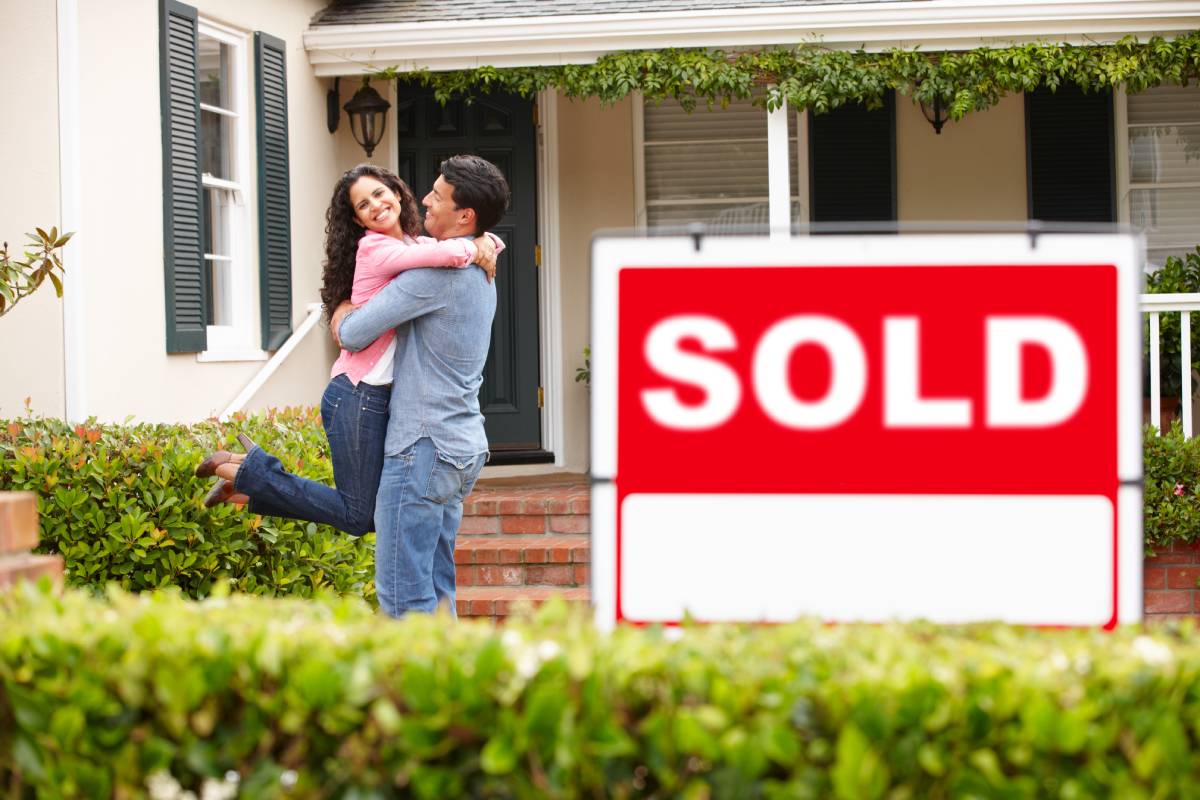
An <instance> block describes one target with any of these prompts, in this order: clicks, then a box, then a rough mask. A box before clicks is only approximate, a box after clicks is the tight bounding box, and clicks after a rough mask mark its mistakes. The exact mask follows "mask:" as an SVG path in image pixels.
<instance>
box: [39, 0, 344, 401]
mask: <svg viewBox="0 0 1200 800" xmlns="http://www.w3.org/2000/svg"><path fill="white" fill-rule="evenodd" d="M50 5H51V6H52V5H53V3H52V2H51V3H50ZM324 5H325V3H324V2H323V0H266V1H264V2H255V3H245V2H241V1H240V0H204V1H203V2H200V3H197V7H198V8H199V11H200V15H201V17H202V18H204V19H207V20H211V21H214V22H218V23H222V24H224V25H226V26H229V27H232V28H236V29H238V30H240V31H244V32H245V33H246V34H247V40H246V42H247V44H246V47H247V51H246V52H247V56H248V64H249V67H250V74H248V75H246V76H245V79H246V84H245V86H244V88H245V90H246V92H247V93H248V94H247V96H248V97H249V98H250V102H251V104H252V103H253V86H252V80H253V41H252V39H251V38H250V34H252V33H253V31H256V30H261V31H263V32H265V33H269V34H271V35H274V36H277V37H279V38H281V39H283V40H284V41H285V42H286V43H287V51H288V60H287V70H288V113H289V122H290V125H289V147H290V152H291V159H292V161H291V215H292V257H293V285H292V296H293V324H294V325H299V324H300V322H301V321H302V320H303V318H304V315H305V308H306V306H307V305H308V303H310V302H315V301H317V300H318V288H319V285H320V262H321V243H322V238H323V228H324V218H323V215H324V210H325V205H326V203H327V202H328V195H329V190H330V187H331V186H332V185H333V181H334V179H335V178H336V176H337V174H338V172H339V171H340V167H339V164H338V162H337V156H336V153H337V148H336V147H335V146H334V143H333V142H332V141H331V137H330V135H329V133H328V131H327V129H326V127H325V89H326V85H325V82H324V81H320V80H318V79H317V78H316V77H314V76H313V75H312V70H311V68H310V67H309V65H308V61H307V57H306V55H305V52H304V48H303V44H302V42H301V33H302V32H303V31H304V29H305V27H306V26H307V24H308V21H309V19H310V18H311V16H312V14H313V13H315V12H316V11H317V10H318V9H320V8H321V7H323V6H324ZM78 26H79V47H80V51H79V63H80V86H79V97H80V108H79V114H80V131H81V137H80V139H81V152H80V160H81V163H82V164H83V169H82V172H81V175H80V176H79V186H80V193H81V197H82V200H81V209H80V216H81V219H82V227H83V228H84V230H83V231H81V232H80V235H81V236H86V237H87V239H86V242H87V260H88V263H87V265H86V266H87V272H86V281H85V286H84V288H83V291H85V292H86V295H87V300H86V308H87V312H86V313H87V319H86V322H85V325H86V331H87V350H86V353H85V383H86V387H87V399H86V404H85V413H87V414H89V415H91V414H94V415H96V416H97V417H99V418H100V419H102V420H122V419H124V418H125V417H127V416H129V415H133V416H134V417H135V418H136V419H138V420H147V421H194V420H198V419H202V418H204V417H207V416H210V415H213V414H216V413H219V412H220V411H221V410H223V409H224V407H225V406H226V405H227V404H228V403H229V402H230V401H232V400H233V398H234V397H235V396H236V395H237V394H238V392H239V391H241V389H242V388H243V387H244V386H245V385H246V384H247V383H248V382H249V381H250V380H251V379H252V378H253V377H254V375H255V374H256V373H257V372H258V370H259V369H260V368H261V367H262V365H263V362H261V361H257V362H254V361H247V362H219V363H199V362H198V361H197V358H196V356H195V355H190V354H189V355H168V354H167V353H166V351H165V341H166V321H165V311H164V284H163V230H162V219H163V209H162V156H161V153H162V139H161V117H160V99H159V49H158V47H159V46H158V36H159V20H158V11H157V4H147V3H144V2H134V0H121V2H110V3H79V20H78ZM251 125H253V123H252V122H251ZM250 148H251V162H250V175H249V176H248V181H247V183H248V185H249V187H250V189H249V192H248V195H249V197H248V198H247V199H248V212H249V217H250V219H251V220H252V221H253V220H255V219H256V218H257V208H256V183H255V182H256V167H255V164H254V160H253V159H254V156H253V148H254V144H253V131H252V132H251V144H250ZM248 250H249V252H250V256H251V258H252V260H253V263H254V271H255V275H256V276H257V227H256V225H255V224H254V222H252V223H251V230H250V244H249V248H248ZM255 285H256V286H257V278H255ZM255 291H257V288H256V289H255ZM255 307H257V302H255ZM311 336H312V337H313V339H312V341H310V342H306V343H305V344H304V345H302V346H301V348H299V349H298V350H297V352H296V354H295V355H294V357H293V358H294V359H295V360H294V361H293V362H289V364H287V365H286V367H285V368H284V369H283V370H281V371H280V372H279V373H278V374H277V376H276V377H274V378H272V379H271V381H270V382H269V383H268V384H267V386H266V387H264V389H263V390H262V392H260V395H259V396H258V397H255V398H254V399H253V400H252V401H251V403H250V404H249V406H248V408H250V409H251V410H253V409H254V408H256V407H261V405H262V404H263V402H264V401H265V400H269V401H271V402H273V403H276V404H290V405H295V404H298V403H312V402H316V400H317V399H319V397H320V393H321V390H322V388H323V387H324V384H325V382H326V380H327V378H328V365H329V362H330V360H331V355H330V354H329V352H328V348H327V346H326V345H324V343H323V342H321V341H320V337H321V333H320V330H319V329H318V330H317V331H314V332H313V334H312V335H311Z"/></svg>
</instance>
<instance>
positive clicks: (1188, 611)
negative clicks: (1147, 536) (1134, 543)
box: [1142, 542, 1200, 622]
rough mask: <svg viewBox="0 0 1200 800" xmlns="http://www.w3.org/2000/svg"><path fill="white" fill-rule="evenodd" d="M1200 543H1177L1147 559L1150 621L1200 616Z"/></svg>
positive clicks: (1145, 586)
mask: <svg viewBox="0 0 1200 800" xmlns="http://www.w3.org/2000/svg"><path fill="white" fill-rule="evenodd" d="M1197 578H1200V542H1198V543H1196V544H1174V545H1172V546H1171V547H1170V548H1168V549H1163V550H1159V551H1158V553H1157V554H1156V555H1154V556H1153V557H1151V558H1147V559H1146V562H1145V572H1144V574H1143V577H1142V580H1143V589H1144V594H1143V596H1144V598H1145V606H1144V617H1145V619H1146V621H1147V622H1152V621H1154V620H1161V619H1175V618H1180V617H1195V616H1200V589H1197V587H1196V579H1197Z"/></svg>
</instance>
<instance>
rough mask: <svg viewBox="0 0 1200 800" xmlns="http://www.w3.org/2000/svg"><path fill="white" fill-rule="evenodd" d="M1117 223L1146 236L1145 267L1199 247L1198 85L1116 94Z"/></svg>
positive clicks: (1199, 100)
mask: <svg viewBox="0 0 1200 800" xmlns="http://www.w3.org/2000/svg"><path fill="white" fill-rule="evenodd" d="M1116 112H1117V119H1118V126H1117V141H1118V146H1119V147H1120V146H1122V145H1123V148H1122V149H1123V150H1124V153H1121V154H1120V158H1119V160H1118V174H1119V177H1120V195H1121V219H1122V221H1125V222H1129V223H1131V224H1132V225H1134V226H1135V227H1137V228H1140V229H1141V230H1142V231H1144V232H1145V234H1146V260H1147V267H1148V268H1151V269H1153V268H1155V267H1159V266H1161V265H1162V264H1163V262H1164V261H1166V259H1167V256H1172V255H1174V256H1182V255H1183V254H1185V253H1188V252H1191V251H1192V250H1193V249H1194V248H1195V247H1196V245H1197V244H1200V86H1195V85H1191V86H1159V87H1155V88H1153V89H1147V90H1146V91H1144V92H1137V93H1135V94H1119V95H1118V97H1117V105H1116Z"/></svg>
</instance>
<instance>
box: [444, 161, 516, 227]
mask: <svg viewBox="0 0 1200 800" xmlns="http://www.w3.org/2000/svg"><path fill="white" fill-rule="evenodd" d="M439 169H440V170H441V172H442V177H443V178H444V179H445V180H446V183H448V184H450V185H451V186H453V187H454V193H453V196H452V197H451V198H450V199H451V200H453V201H454V205H455V207H457V208H470V209H473V210H474V211H475V235H476V236H480V235H482V234H484V233H486V232H487V231H489V230H491V229H492V227H493V226H495V224H496V223H497V222H499V221H500V218H501V217H503V216H504V212H505V211H506V210H508V181H506V180H505V179H504V173H503V172H501V171H500V170H499V168H497V167H496V165H495V164H493V163H492V162H490V161H488V160H487V159H483V158H480V157H479V156H451V157H450V158H447V159H446V160H445V161H443V162H442V164H441V167H439Z"/></svg>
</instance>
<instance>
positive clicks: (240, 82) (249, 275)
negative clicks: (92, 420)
mask: <svg viewBox="0 0 1200 800" xmlns="http://www.w3.org/2000/svg"><path fill="white" fill-rule="evenodd" d="M198 32H199V34H200V35H201V36H207V37H209V38H211V39H214V40H216V41H218V42H220V43H221V44H223V45H227V46H228V47H229V48H230V56H231V58H230V60H231V62H232V74H231V75H229V76H228V77H229V82H230V86H229V92H230V100H231V103H232V106H233V108H232V109H231V110H232V112H233V113H232V114H229V113H228V110H224V109H217V108H214V107H211V106H207V105H202V106H201V108H202V109H203V110H205V111H212V112H215V113H218V114H222V115H223V116H231V117H232V119H233V125H232V128H233V132H232V136H230V138H229V142H230V146H231V147H232V148H233V153H231V157H230V167H231V169H232V171H233V175H232V180H225V179H221V178H215V177H213V176H211V175H207V174H205V175H203V176H201V181H200V182H201V184H202V190H203V191H207V190H209V189H212V188H215V189H224V190H226V191H227V192H228V195H227V196H231V197H232V198H233V201H232V203H231V204H230V205H229V206H227V207H226V208H225V209H224V214H223V215H222V216H223V219H224V221H225V225H226V229H225V231H224V235H225V237H226V241H227V242H228V243H229V253H230V261H231V263H232V269H231V270H230V275H231V278H230V282H229V286H228V291H229V292H230V298H229V300H230V308H231V316H232V318H233V324H230V325H209V326H208V327H207V338H208V344H207V346H206V349H205V350H204V352H202V353H198V354H197V355H196V360H197V361H201V362H211V361H265V360H266V359H267V353H266V352H265V351H264V350H262V347H261V341H260V337H261V331H259V312H258V285H257V281H255V280H254V278H255V276H256V274H257V272H256V270H255V269H254V266H255V265H254V259H253V258H252V254H251V227H250V128H251V119H250V101H249V95H250V82H251V80H252V76H251V73H250V34H248V33H246V32H245V31H239V30H236V29H234V28H230V27H228V26H225V25H222V24H220V23H217V22H213V21H212V20H207V19H203V18H202V19H200V20H199V25H198ZM215 222H216V221H215V220H214V221H213V222H212V224H215ZM215 235H216V234H215V233H214V236H215ZM210 260H211V259H210V258H209V257H208V255H207V254H205V269H208V268H209V261H210ZM211 274H212V273H211V272H210V273H209V276H210V277H211Z"/></svg>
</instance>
